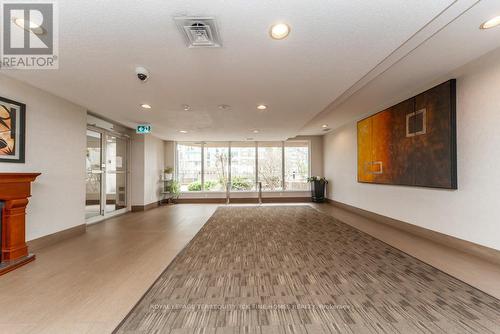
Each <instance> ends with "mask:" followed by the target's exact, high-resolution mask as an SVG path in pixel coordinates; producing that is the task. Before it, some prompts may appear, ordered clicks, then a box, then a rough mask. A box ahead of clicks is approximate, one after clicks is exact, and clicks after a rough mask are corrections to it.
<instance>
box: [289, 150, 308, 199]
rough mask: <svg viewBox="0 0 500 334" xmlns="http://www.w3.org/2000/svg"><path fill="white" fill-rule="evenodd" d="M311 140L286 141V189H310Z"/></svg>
mask: <svg viewBox="0 0 500 334" xmlns="http://www.w3.org/2000/svg"><path fill="white" fill-rule="evenodd" d="M308 177H309V142H308V141H289V142H285V189H286V190H298V191H304V190H309V184H308V183H307V178H308Z"/></svg>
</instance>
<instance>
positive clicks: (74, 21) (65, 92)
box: [3, 0, 500, 140]
mask: <svg viewBox="0 0 500 334" xmlns="http://www.w3.org/2000/svg"><path fill="white" fill-rule="evenodd" d="M477 2H478V1H475V0H474V1H472V0H458V1H453V0H405V1H401V0H377V1H366V0H334V1H332V0H330V1H328V0H315V1H303V0H282V1H275V0H252V1H245V0H238V1H231V2H227V1H213V0H212V1H201V0H169V1H164V0H151V1H134V0H120V1H118V0H108V1H81V0H64V1H59V2H58V3H59V22H60V28H59V34H60V36H59V50H60V56H59V61H60V68H59V70H43V71H42V70H40V71H3V72H4V73H6V74H7V75H10V76H12V77H15V78H18V79H20V80H22V81H26V82H29V83H30V84H32V85H34V86H36V87H40V88H42V89H45V90H47V91H49V92H52V93H54V94H56V95H58V96H61V97H64V98H66V99H68V100H70V101H73V102H75V103H77V104H80V105H82V106H84V107H86V108H88V109H89V110H90V111H92V112H94V113H97V114H101V115H103V116H106V117H107V118H110V119H113V120H116V121H118V122H121V123H123V124H125V125H128V126H135V125H136V124H137V123H151V124H152V125H153V132H154V133H155V134H156V135H157V136H159V137H161V138H164V139H174V140H243V139H245V138H248V137H253V138H255V139H256V140H280V139H285V138H288V137H293V136H295V135H297V134H319V133H321V124H324V123H327V124H329V125H330V126H331V127H333V128H336V127H338V126H340V125H341V124H344V123H345V122H346V121H349V120H352V119H355V118H356V117H359V115H361V114H363V113H368V112H375V111H377V110H374V109H370V110H367V109H366V108H368V107H370V108H373V107H374V106H373V105H376V106H378V105H382V104H384V103H388V102H392V100H394V99H396V98H398V97H399V96H396V95H398V94H399V95H401V96H402V95H404V93H406V92H408V91H410V90H412V89H414V88H416V87H412V85H414V86H415V85H417V86H418V85H420V86H422V85H423V84H424V81H425V80H427V81H430V80H434V79H435V78H436V77H438V74H440V73H441V72H443V71H444V70H446V69H447V68H448V67H451V66H454V67H451V68H450V70H451V69H453V68H455V67H457V66H460V65H462V64H463V63H465V62H466V61H468V60H470V59H472V58H475V57H477V56H479V55H481V54H483V53H485V52H487V51H489V50H491V49H493V48H495V47H498V46H500V28H497V29H494V30H491V31H479V29H478V26H479V24H480V23H482V21H484V20H486V19H487V18H489V17H491V16H493V15H494V14H495V13H496V15H499V14H500V13H499V11H500V1H498V0H489V1H488V0H483V1H481V2H479V3H478V4H477V5H476V6H473V7H472V9H470V10H469V11H467V12H466V13H465V14H463V15H462V16H460V17H459V18H458V19H457V20H455V21H454V22H453V23H451V24H449V25H447V24H448V23H449V22H450V21H452V20H453V19H455V18H456V17H457V16H459V15H460V14H461V13H462V12H464V11H466V10H467V8H469V7H471V6H472V5H474V4H475V3H477ZM181 15H182V16H184V15H186V16H192V15H200V16H215V17H216V19H217V22H218V25H219V28H220V32H221V37H222V42H223V47H222V48H220V49H188V48H187V47H186V46H185V43H184V40H183V39H182V36H181V35H180V33H179V31H178V29H177V27H176V25H175V22H174V21H173V17H174V16H181ZM278 21H285V22H287V23H288V24H289V25H290V26H291V28H292V31H291V33H290V36H289V37H288V38H287V39H286V40H282V41H275V40H272V39H271V38H269V36H268V29H269V27H270V25H271V24H272V23H275V22H278ZM443 27H444V29H443ZM440 29H442V30H441V31H440V32H439V33H437V34H436V32H438V31H439V30H440ZM431 36H433V37H431ZM429 38H430V39H429ZM426 39H428V40H427V42H423V41H425V40H426ZM415 57H416V58H415ZM411 59H413V61H411ZM408 61H410V63H409V65H407V67H408V66H413V67H412V68H410V69H408V68H403V69H401V71H404V70H406V72H405V75H402V78H404V80H399V77H397V76H396V77H395V79H394V82H395V83H397V84H400V83H401V81H403V82H402V83H401V84H402V85H403V86H399V87H398V86H397V85H396V84H393V83H392V82H384V85H386V86H377V87H376V89H375V90H374V92H375V93H377V94H375V93H373V92H372V95H370V98H371V100H370V103H371V104H370V103H369V104H367V105H364V104H360V105H357V107H356V108H357V109H356V108H354V109H355V110H354V109H353V108H352V107H346V106H348V105H349V103H353V100H356V99H354V96H355V94H357V93H358V92H361V91H364V90H366V88H367V87H369V86H371V85H372V84H371V82H373V80H380V78H384V77H385V76H386V74H387V73H388V72H390V71H389V69H392V68H397V66H402V64H403V63H406V62H408ZM394 64H395V65H396V66H394ZM137 65H142V66H145V67H147V68H148V69H149V70H150V71H151V79H150V80H149V81H148V82H147V83H145V84H142V83H140V82H139V81H138V80H137V79H136V78H135V74H134V68H135V67H136V66H137ZM381 73H382V74H381ZM402 73H403V72H402ZM409 74H412V75H414V76H415V75H416V76H415V80H414V82H412V76H411V75H409ZM405 85H406V86H405ZM372 86H373V85H372ZM385 87H387V91H386V90H385ZM418 88H420V87H418ZM386 92H389V93H387V94H386ZM353 94H354V95H353ZM382 98H383V99H385V100H383V101H382ZM374 101H375V102H374ZM354 102H360V101H354ZM141 103H149V104H151V105H152V106H153V109H152V110H150V111H143V110H141V108H139V105H140V104H141ZM260 103H264V104H267V105H269V109H268V110H267V111H265V112H260V111H257V110H256V108H255V107H256V105H257V104H260ZM377 103H378V104H377ZM183 104H189V105H191V106H192V110H191V111H188V112H186V111H184V110H183V109H182V105H183ZM219 104H228V105H231V106H232V109H231V110H226V111H222V110H219V109H218V108H217V106H218V105H219ZM29 107H30V106H28V108H29ZM35 108H36V106H33V110H34V109H35ZM255 129H258V130H260V133H259V134H254V133H253V132H252V131H253V130H255ZM179 130H188V131H189V132H188V133H187V134H181V133H179Z"/></svg>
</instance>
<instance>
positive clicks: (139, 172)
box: [130, 134, 165, 205]
mask: <svg viewBox="0 0 500 334" xmlns="http://www.w3.org/2000/svg"><path fill="white" fill-rule="evenodd" d="M131 151H132V153H131V154H132V158H131V169H130V172H131V179H132V181H131V192H132V196H131V198H132V205H148V204H151V203H154V202H158V201H159V200H160V199H161V198H162V194H161V183H160V176H161V174H162V172H163V169H164V168H165V167H164V166H165V148H164V141H163V140H161V139H159V138H157V137H155V136H153V135H151V134H148V135H138V134H134V135H133V136H132V150H131Z"/></svg>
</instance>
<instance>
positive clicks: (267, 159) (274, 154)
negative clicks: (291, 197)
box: [258, 142, 283, 191]
mask: <svg viewBox="0 0 500 334" xmlns="http://www.w3.org/2000/svg"><path fill="white" fill-rule="evenodd" d="M258 148H259V149H258V160H259V161H258V166H259V182H262V190H267V191H275V190H282V189H283V143H282V142H259V143H258Z"/></svg>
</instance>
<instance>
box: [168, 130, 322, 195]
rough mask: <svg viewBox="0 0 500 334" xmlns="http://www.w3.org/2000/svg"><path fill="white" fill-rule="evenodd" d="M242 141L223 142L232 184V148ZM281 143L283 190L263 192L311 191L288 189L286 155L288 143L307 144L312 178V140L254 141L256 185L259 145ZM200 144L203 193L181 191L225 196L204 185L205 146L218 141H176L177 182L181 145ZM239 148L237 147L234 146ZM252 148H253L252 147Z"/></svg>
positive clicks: (188, 192)
mask: <svg viewBox="0 0 500 334" xmlns="http://www.w3.org/2000/svg"><path fill="white" fill-rule="evenodd" d="M240 142H242V141H221V142H220V143H221V145H222V144H226V145H227V148H228V182H231V180H232V147H233V143H234V144H237V143H240ZM269 142H273V143H278V142H279V143H281V164H282V166H281V190H262V192H263V193H284V192H304V191H309V190H310V187H308V188H309V189H308V190H293V189H291V190H290V189H286V181H285V167H286V162H285V159H286V154H285V147H286V143H293V142H301V143H303V142H307V150H308V159H307V160H308V161H307V164H308V166H307V167H308V168H307V173H308V175H307V177H310V176H311V159H312V154H311V140H309V139H302V140H300V139H297V140H286V141H252V142H251V143H253V147H254V149H255V164H254V166H255V171H254V176H255V183H256V184H257V183H258V182H259V143H269ZM190 143H191V144H193V143H195V144H200V146H201V185H202V187H201V191H181V193H182V194H225V193H226V191H210V190H208V191H207V190H205V184H204V181H205V180H204V178H205V157H204V152H205V144H206V143H211V144H213V143H218V142H217V141H207V142H205V141H202V142H193V141H186V142H184V141H176V142H175V154H174V157H175V163H174V165H175V171H174V175H175V180H176V181H179V150H178V146H179V145H186V144H190ZM234 147H237V146H234ZM250 147H252V146H250ZM257 191H258V190H257V189H255V188H254V189H252V190H232V189H231V190H230V192H232V193H256V192H257Z"/></svg>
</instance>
